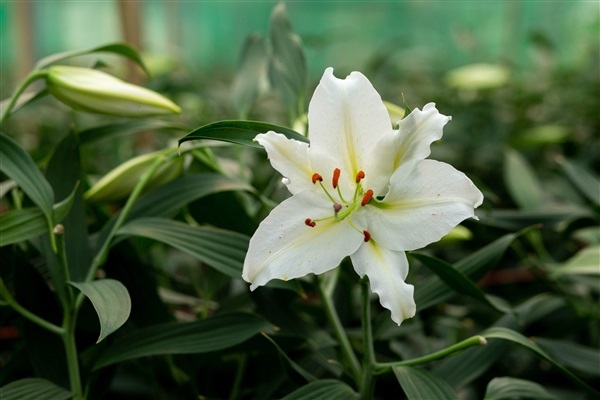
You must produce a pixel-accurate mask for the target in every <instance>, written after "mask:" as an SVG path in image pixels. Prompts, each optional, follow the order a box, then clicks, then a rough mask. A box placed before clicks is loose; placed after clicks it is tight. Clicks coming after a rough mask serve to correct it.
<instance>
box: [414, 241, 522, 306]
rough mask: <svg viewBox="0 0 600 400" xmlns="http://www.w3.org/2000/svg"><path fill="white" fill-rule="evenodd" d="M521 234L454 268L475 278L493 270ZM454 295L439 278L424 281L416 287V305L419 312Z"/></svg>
mask: <svg viewBox="0 0 600 400" xmlns="http://www.w3.org/2000/svg"><path fill="white" fill-rule="evenodd" d="M518 235H519V234H512V233H511V234H508V235H504V236H502V237H501V238H499V239H497V240H495V241H494V242H492V243H491V244H488V245H487V246H485V247H484V248H482V249H479V250H478V251H476V252H475V253H472V254H471V255H469V256H467V257H465V258H463V259H462V260H460V261H458V262H457V263H455V264H454V267H455V268H456V269H457V270H458V271H460V272H461V273H462V274H464V275H465V276H467V277H474V276H478V275H480V274H482V273H483V272H485V271H487V270H489V269H491V268H493V267H494V266H495V265H496V264H497V263H498V261H499V260H500V258H501V257H502V255H503V254H504V252H505V251H506V249H507V248H508V246H509V245H510V244H511V243H512V241H513V240H515V238H516V237H517V236H518ZM452 295H453V293H452V292H450V291H448V290H447V289H446V285H445V283H444V282H443V281H442V280H441V279H440V278H438V277H437V276H431V277H428V278H426V279H424V280H423V281H422V282H420V283H419V284H418V285H415V303H416V304H417V308H418V310H419V311H422V310H424V309H426V308H428V307H431V306H433V305H435V304H437V303H439V302H441V301H444V300H447V299H449V298H450V297H452Z"/></svg>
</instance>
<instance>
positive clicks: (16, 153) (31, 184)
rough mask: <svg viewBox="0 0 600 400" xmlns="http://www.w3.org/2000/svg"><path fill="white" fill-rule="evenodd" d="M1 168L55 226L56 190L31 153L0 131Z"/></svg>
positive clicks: (50, 224) (51, 224) (50, 223)
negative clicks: (53, 212)
mask: <svg viewBox="0 0 600 400" xmlns="http://www.w3.org/2000/svg"><path fill="white" fill-rule="evenodd" d="M0 160H2V162H1V163H0V170H1V171H2V172H4V174H6V176H8V177H9V178H11V179H12V180H14V181H15V182H17V184H18V185H19V187H20V188H21V189H22V190H23V192H25V194H26V195H27V196H29V198H30V199H31V201H33V202H34V203H35V205H37V206H38V207H39V208H40V210H42V213H43V214H44V216H45V217H46V221H47V222H48V226H49V227H52V226H53V221H54V218H53V215H52V205H53V204H54V192H53V191H52V187H51V186H50V184H49V183H48V181H47V180H46V178H44V175H42V173H41V172H40V170H39V169H38V167H37V165H35V162H33V160H32V159H31V157H30V156H29V154H27V152H26V151H25V150H24V149H23V148H22V147H21V146H20V145H19V144H18V143H17V142H15V141H14V140H13V139H11V138H10V137H9V136H7V135H5V134H4V133H2V132H0Z"/></svg>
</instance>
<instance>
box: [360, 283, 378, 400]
mask: <svg viewBox="0 0 600 400" xmlns="http://www.w3.org/2000/svg"><path fill="white" fill-rule="evenodd" d="M368 282H369V281H368V280H367V279H363V280H362V281H361V283H360V289H361V306H362V333H363V347H364V354H363V369H362V381H361V385H360V398H361V400H369V399H372V398H373V390H374V389H375V379H374V374H373V372H374V367H375V365H376V360H375V349H374V347H373V329H372V327H371V303H370V301H369V283H368Z"/></svg>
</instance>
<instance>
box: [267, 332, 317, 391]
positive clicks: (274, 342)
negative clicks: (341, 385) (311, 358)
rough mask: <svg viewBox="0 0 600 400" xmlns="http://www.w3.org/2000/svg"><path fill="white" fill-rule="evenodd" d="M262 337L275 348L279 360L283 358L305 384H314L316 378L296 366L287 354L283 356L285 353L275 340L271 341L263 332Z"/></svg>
mask: <svg viewBox="0 0 600 400" xmlns="http://www.w3.org/2000/svg"><path fill="white" fill-rule="evenodd" d="M262 335H263V336H264V337H265V339H267V340H268V341H269V342H270V343H271V344H272V345H273V346H275V348H276V349H277V351H278V352H279V355H280V356H281V358H283V359H284V360H285V361H286V362H287V363H288V364H289V365H290V367H291V368H292V369H293V370H294V371H296V372H297V373H298V374H299V375H300V376H302V377H303V378H304V379H305V380H306V381H307V382H315V381H316V380H317V378H316V377H315V376H314V375H313V374H311V373H310V372H308V371H307V370H305V369H304V368H302V367H301V366H300V365H298V363H296V362H295V361H294V360H292V359H291V358H290V357H289V356H288V355H287V354H285V351H283V349H282V348H281V347H280V346H279V345H278V344H277V342H276V341H275V340H273V338H271V337H270V336H269V335H267V334H266V333H264V332H263V333H262Z"/></svg>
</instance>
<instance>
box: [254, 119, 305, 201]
mask: <svg viewBox="0 0 600 400" xmlns="http://www.w3.org/2000/svg"><path fill="white" fill-rule="evenodd" d="M254 140H256V141H257V142H258V143H260V145H261V146H263V147H264V148H265V150H267V155H268V157H269V161H270V162H271V165H272V166H273V168H275V169H276V170H277V171H278V172H279V173H280V174H281V175H283V176H284V178H285V179H284V180H283V182H284V183H285V185H286V186H287V188H288V190H289V191H290V192H291V193H292V194H297V193H300V192H302V191H304V190H312V189H314V185H313V183H312V180H311V178H312V175H313V172H312V169H311V168H310V161H309V160H308V143H303V142H300V141H298V140H294V139H288V138H287V137H285V136H284V135H282V134H280V133H275V132H273V131H269V132H267V133H261V134H260V135H257V136H256V138H255V139H254Z"/></svg>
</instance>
